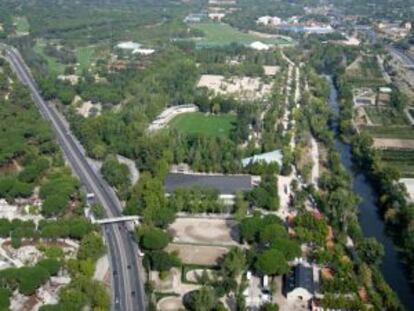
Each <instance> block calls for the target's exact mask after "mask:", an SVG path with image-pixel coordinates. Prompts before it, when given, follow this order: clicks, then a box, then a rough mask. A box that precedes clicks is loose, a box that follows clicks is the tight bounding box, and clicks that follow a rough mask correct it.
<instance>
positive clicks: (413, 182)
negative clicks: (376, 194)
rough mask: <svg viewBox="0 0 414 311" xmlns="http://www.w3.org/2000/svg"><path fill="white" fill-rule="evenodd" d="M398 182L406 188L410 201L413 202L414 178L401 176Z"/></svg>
mask: <svg viewBox="0 0 414 311" xmlns="http://www.w3.org/2000/svg"><path fill="white" fill-rule="evenodd" d="M400 182H401V183H403V184H404V185H405V187H406V188H407V192H408V195H409V196H410V200H411V202H414V178H402V179H400Z"/></svg>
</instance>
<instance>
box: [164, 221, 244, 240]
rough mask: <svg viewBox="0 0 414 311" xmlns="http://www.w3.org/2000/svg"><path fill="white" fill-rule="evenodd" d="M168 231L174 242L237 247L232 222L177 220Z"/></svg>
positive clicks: (236, 236) (237, 237)
mask: <svg viewBox="0 0 414 311" xmlns="http://www.w3.org/2000/svg"><path fill="white" fill-rule="evenodd" d="M168 230H169V232H170V233H171V234H172V235H173V237H174V238H173V240H174V242H184V243H203V244H215V245H237V241H238V239H239V234H238V232H237V224H236V222H235V221H233V220H225V219H205V218H178V219H177V220H176V221H175V222H174V223H173V224H171V225H170V227H169V228H168Z"/></svg>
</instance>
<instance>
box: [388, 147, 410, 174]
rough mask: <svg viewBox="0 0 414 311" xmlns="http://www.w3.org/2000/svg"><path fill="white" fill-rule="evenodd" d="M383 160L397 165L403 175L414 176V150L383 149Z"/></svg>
mask: <svg viewBox="0 0 414 311" xmlns="http://www.w3.org/2000/svg"><path fill="white" fill-rule="evenodd" d="M382 160H383V161H384V162H385V163H387V164H389V165H391V166H394V167H396V168H397V169H398V170H399V171H400V173H401V175H402V177H407V178H412V177H414V150H410V149H407V150H405V149H400V150H395V149H387V150H383V151H382Z"/></svg>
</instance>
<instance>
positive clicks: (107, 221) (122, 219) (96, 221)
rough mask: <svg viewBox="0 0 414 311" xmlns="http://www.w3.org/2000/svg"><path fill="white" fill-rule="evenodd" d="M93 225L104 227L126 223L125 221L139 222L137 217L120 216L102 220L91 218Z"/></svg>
mask: <svg viewBox="0 0 414 311" xmlns="http://www.w3.org/2000/svg"><path fill="white" fill-rule="evenodd" d="M91 221H92V223H93V224H99V225H105V224H113V223H117V222H126V221H133V222H139V216H136V215H135V216H121V217H112V218H103V219H95V217H93V218H91Z"/></svg>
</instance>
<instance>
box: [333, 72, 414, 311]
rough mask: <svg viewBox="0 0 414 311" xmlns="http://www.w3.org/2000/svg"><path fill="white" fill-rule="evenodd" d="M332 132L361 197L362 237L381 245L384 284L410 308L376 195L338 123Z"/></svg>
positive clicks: (405, 279) (409, 293)
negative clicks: (356, 166) (344, 141)
mask: <svg viewBox="0 0 414 311" xmlns="http://www.w3.org/2000/svg"><path fill="white" fill-rule="evenodd" d="M328 80H329V84H330V90H331V91H330V98H329V104H330V106H331V108H332V110H333V112H334V114H335V115H336V117H338V116H339V113H340V111H339V105H338V91H337V89H336V87H335V85H334V83H333V81H332V79H331V78H329V79H328ZM334 131H335V132H336V136H337V138H336V139H335V147H336V149H337V150H338V152H339V154H340V157H341V162H342V164H343V166H344V167H345V168H346V169H347V171H348V172H349V173H350V174H351V176H352V178H353V185H352V189H353V191H354V192H355V193H356V194H357V195H358V196H359V197H360V198H361V199H362V202H361V203H360V204H359V206H358V210H359V217H358V218H359V223H360V225H361V228H362V231H363V233H364V236H366V237H374V238H375V239H376V240H377V241H378V242H380V243H381V244H382V245H383V247H384V250H385V256H384V258H383V260H382V264H381V266H380V269H381V272H382V274H383V276H384V278H385V280H386V281H387V283H388V284H389V285H390V286H391V288H392V289H393V290H394V291H395V292H396V293H397V295H398V297H399V298H400V300H401V302H402V303H403V305H404V306H405V307H406V308H407V310H410V308H411V307H412V301H414V292H413V290H412V288H411V284H410V282H409V280H408V276H407V273H406V270H407V267H406V266H405V265H404V264H403V263H402V260H401V256H399V254H398V251H397V250H396V247H395V246H394V243H393V241H392V238H391V237H389V236H388V235H387V233H386V225H385V223H384V221H383V220H382V218H381V216H380V214H379V207H378V206H377V202H378V194H377V193H376V192H375V189H374V188H373V186H372V185H371V183H370V182H369V180H368V179H367V177H366V176H364V175H363V174H361V173H360V172H359V171H357V170H355V169H354V167H353V166H354V163H353V159H352V149H351V145H349V144H346V143H343V142H342V141H341V140H340V139H339V138H338V136H339V134H340V133H339V125H338V123H337V122H334ZM357 135H358V134H357Z"/></svg>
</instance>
